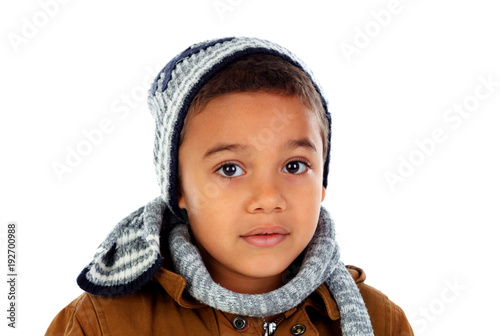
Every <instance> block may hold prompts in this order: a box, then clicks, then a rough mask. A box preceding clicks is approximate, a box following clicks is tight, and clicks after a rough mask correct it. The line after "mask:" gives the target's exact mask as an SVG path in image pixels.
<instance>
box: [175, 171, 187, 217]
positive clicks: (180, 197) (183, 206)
mask: <svg viewBox="0 0 500 336" xmlns="http://www.w3.org/2000/svg"><path fill="white" fill-rule="evenodd" d="M177 205H178V206H179V208H181V209H186V198H185V197H184V194H183V192H182V184H181V179H180V178H179V180H178V181H177Z"/></svg>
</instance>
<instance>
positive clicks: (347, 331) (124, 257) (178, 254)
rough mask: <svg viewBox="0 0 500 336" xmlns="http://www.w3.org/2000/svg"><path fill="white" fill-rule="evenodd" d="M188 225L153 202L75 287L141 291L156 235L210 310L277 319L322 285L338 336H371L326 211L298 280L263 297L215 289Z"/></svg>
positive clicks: (157, 254) (105, 246) (154, 255)
mask: <svg viewBox="0 0 500 336" xmlns="http://www.w3.org/2000/svg"><path fill="white" fill-rule="evenodd" d="M188 225H189V224H188V223H187V222H185V221H184V222H182V221H179V220H178V218H177V217H176V216H175V215H173V214H171V213H170V212H169V210H168V207H167V205H166V203H165V202H164V201H163V199H162V198H161V197H157V198H156V199H154V200H153V201H151V202H149V203H148V204H146V205H145V206H144V207H141V208H139V209H138V210H136V211H134V212H132V213H131V214H130V215H129V216H127V217H125V218H124V219H123V220H121V221H120V222H119V223H118V225H116V226H115V228H114V229H113V230H112V231H111V233H110V234H109V235H108V237H107V238H106V240H105V241H104V242H103V243H102V244H101V245H100V246H99V248H98V250H97V253H96V254H95V256H94V260H93V261H92V262H91V263H90V264H89V265H88V266H87V267H85V269H84V270H83V271H82V272H81V273H80V275H79V276H78V279H77V282H78V284H79V285H80V287H81V288H82V289H83V290H85V291H87V292H89V293H92V294H96V295H107V296H117V295H124V294H130V293H133V292H135V291H137V290H139V289H140V288H141V287H142V286H144V285H145V284H146V283H147V282H149V281H150V280H151V279H152V278H153V276H154V274H155V273H156V272H157V271H158V270H159V269H160V268H161V265H162V262H163V259H164V258H163V256H162V255H161V249H160V233H162V234H168V244H169V246H168V247H169V249H170V254H171V257H172V260H173V261H174V265H175V268H176V271H177V272H178V274H180V275H181V276H183V277H184V278H185V279H186V282H187V286H186V287H187V291H188V292H189V294H190V295H191V296H193V297H194V298H195V299H197V300H199V301H200V302H202V303H205V304H207V305H209V306H210V307H213V308H215V309H218V310H221V311H224V312H228V313H233V314H238V315H244V316H269V315H275V314H279V313H282V312H285V311H287V310H289V309H291V308H293V307H295V306H297V305H298V304H300V303H301V302H302V301H303V300H304V299H305V298H307V297H308V296H309V295H310V294H311V293H312V292H314V290H316V288H318V287H319V286H320V285H321V284H322V283H326V285H327V287H328V289H329V290H330V292H331V293H332V295H333V297H334V299H335V302H336V303H337V307H338V309H339V312H340V322H341V328H342V335H345V336H373V330H372V326H371V323H370V317H369V315H368V312H367V310H366V307H365V304H364V302H363V299H362V297H361V294H360V292H359V290H358V287H357V286H356V284H355V283H354V280H353V279H352V277H351V275H350V274H349V272H348V271H347V269H346V267H345V266H344V264H343V263H342V262H341V261H340V253H339V247H338V244H337V242H336V241H335V226H334V223H333V220H332V219H331V218H330V215H329V214H328V212H327V211H326V210H325V209H324V208H321V211H320V216H319V220H318V226H317V229H316V232H315V234H314V236H313V239H312V240H311V242H310V243H309V245H308V246H307V248H306V250H305V253H304V258H303V260H302V264H301V265H300V268H299V271H298V272H297V274H296V275H295V276H294V277H293V278H292V279H291V280H289V281H288V282H287V283H286V284H285V285H283V286H282V287H280V288H278V289H276V290H274V291H272V292H269V293H265V294H240V293H235V292H232V291H230V290H227V289H225V288H223V287H221V286H220V285H218V284H216V283H215V282H214V281H213V280H212V278H211V277H210V274H209V273H208V270H207V268H206V267H205V265H204V263H203V260H202V258H201V255H200V254H199V251H198V250H197V248H196V247H195V246H194V245H193V244H192V243H191V237H190V234H189V227H188ZM163 241H167V240H163ZM169 249H165V248H164V249H163V251H168V250H169Z"/></svg>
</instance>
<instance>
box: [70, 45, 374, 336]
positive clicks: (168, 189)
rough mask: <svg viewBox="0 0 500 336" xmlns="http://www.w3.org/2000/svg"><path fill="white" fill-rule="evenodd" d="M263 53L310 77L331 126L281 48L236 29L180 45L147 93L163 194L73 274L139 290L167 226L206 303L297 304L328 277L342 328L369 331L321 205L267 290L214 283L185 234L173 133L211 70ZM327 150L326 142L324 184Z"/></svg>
mask: <svg viewBox="0 0 500 336" xmlns="http://www.w3.org/2000/svg"><path fill="white" fill-rule="evenodd" d="M261 53H264V54H272V55H276V56H279V57H281V58H283V59H284V60H286V61H288V62H290V63H291V64H293V65H295V66H297V67H298V68H300V69H301V70H302V71H304V73H305V74H306V75H308V76H309V77H310V78H311V81H312V83H313V85H314V86H315V88H316V90H317V91H318V93H319V94H320V97H321V99H322V103H323V107H324V109H325V116H326V118H327V120H328V123H329V126H330V128H331V118H330V113H329V112H328V106H327V101H326V99H325V98H324V95H323V94H322V90H321V88H320V86H319V85H318V83H317V82H316V81H315V79H314V77H313V75H312V73H311V72H310V71H309V70H308V68H307V67H306V65H305V64H304V63H303V62H302V61H300V60H299V59H298V58H297V57H296V56H295V55H293V54H292V53H291V52H289V51H288V50H286V49H285V48H283V47H281V46H279V45H277V44H274V43H272V42H269V41H265V40H261V39H255V38H246V37H238V38H224V39H218V40H211V41H206V42H202V43H199V44H196V45H193V46H191V47H189V48H188V49H186V50H184V51H183V52H182V53H180V54H179V55H177V56H176V57H174V59H173V60H172V61H170V62H169V63H168V64H167V65H166V66H165V67H164V68H163V69H162V70H161V71H160V73H159V75H158V76H157V77H156V79H155V80H154V82H153V85H152V87H151V90H150V94H149V100H148V104H149V107H150V110H151V113H152V115H153V117H154V120H155V124H156V130H155V145H154V161H155V171H156V175H157V179H158V183H159V185H160V188H161V196H160V197H157V198H156V199H154V200H153V201H151V202H150V203H148V204H146V205H145V206H144V207H141V208H139V209H138V210H136V211H134V212H133V213H131V214H130V215H129V216H127V217H126V218H124V219H123V220H122V221H120V222H119V223H118V225H117V226H116V227H115V228H114V229H113V230H112V232H111V233H110V234H109V235H108V237H107V238H106V240H105V241H104V242H103V243H102V244H101V245H100V246H99V248H98V250H97V252H96V254H95V256H94V259H93V260H92V262H91V263H90V264H89V265H88V266H87V267H85V269H84V270H83V271H82V272H81V273H80V275H79V276H78V279H77V282H78V284H79V285H80V287H81V288H82V289H83V290H85V291H87V292H89V293H92V294H96V295H110V296H113V295H124V294H129V293H132V292H135V291H137V290H139V289H140V288H141V287H142V286H144V285H145V284H146V283H147V282H148V281H150V280H151V279H152V277H153V275H154V274H155V273H156V272H157V271H158V270H159V269H160V268H161V265H162V262H163V256H162V255H161V252H160V232H161V234H169V248H170V250H171V255H172V259H173V260H174V263H175V265H176V268H177V271H178V273H179V274H180V275H182V276H183V277H185V278H186V281H187V290H188V291H189V293H190V294H191V295H192V296H193V297H195V298H196V299H198V300H200V301H201V302H204V303H206V304H207V305H209V306H211V307H214V308H216V309H220V310H222V311H226V312H230V313H235V314H240V315H248V316H267V315H274V314H278V313H281V312H284V311H286V310H288V309H290V308H292V307H295V306H297V305H298V304H299V303H300V302H301V301H303V300H304V299H305V298H306V297H307V296H308V295H310V294H311V293H312V292H313V291H314V290H315V289H316V288H317V287H318V286H319V285H321V284H322V283H326V284H327V286H328V288H329V289H330V291H331V293H332V295H333V297H334V298H335V301H336V302H337V305H338V307H339V312H340V318H341V326H342V333H343V335H347V336H351V335H357V336H365V335H373V331H372V328H371V323H370V318H369V316H368V313H367V310H366V307H365V305H364V302H363V300H362V297H361V295H360V293H359V291H358V288H357V286H356V284H355V283H354V281H353V279H352V277H351V276H350V274H349V273H348V271H347V270H346V268H345V267H344V265H343V264H342V262H341V261H340V255H339V249H338V246H337V243H336V242H335V230H334V225H333V221H332V220H331V218H330V217H329V215H328V213H327V212H326V210H324V209H322V210H321V212H320V217H319V222H318V229H317V231H316V233H315V235H314V237H313V239H312V240H311V242H310V243H309V245H308V247H307V249H306V251H305V254H304V259H303V261H302V264H301V266H300V268H299V271H298V273H297V274H296V275H295V276H293V277H292V278H291V279H290V280H289V281H288V282H287V283H286V284H285V285H283V286H282V287H281V288H278V289H277V290H275V291H273V292H270V293H265V294H258V295H248V294H240V293H234V292H231V291H229V290H227V289H225V288H223V287H221V286H219V285H217V284H216V283H214V281H213V280H212V279H211V277H210V274H209V273H208V271H207V269H206V267H205V265H204V264H203V261H202V259H201V257H200V254H199V252H198V250H197V249H196V248H195V246H194V245H193V244H192V243H191V242H190V236H189V227H188V225H189V223H187V217H186V216H185V215H184V213H183V211H181V209H180V208H179V207H178V204H177V190H178V186H177V183H178V181H177V179H178V178H177V177H178V151H179V141H180V133H181V130H182V127H183V125H184V119H185V116H186V113H187V110H188V109H189V106H190V104H191V102H192V100H193V98H194V97H195V95H196V93H197V92H198V90H199V89H200V88H201V87H202V86H203V85H204V84H205V83H206V81H207V80H208V79H209V78H211V77H212V76H213V75H214V74H215V73H216V72H217V71H219V70H220V69H222V68H223V67H225V66H226V65H227V64H229V63H230V62H232V61H234V60H236V59H238V58H241V57H243V56H246V55H250V54H261ZM330 133H331V132H329V134H328V138H327V140H328V143H329V142H330V138H331V134H330ZM329 152H330V150H329V148H328V151H327V156H326V160H325V165H324V175H323V185H324V186H325V187H326V186H327V177H328V168H329V160H330V154H329ZM163 250H168V249H165V248H164V249H163Z"/></svg>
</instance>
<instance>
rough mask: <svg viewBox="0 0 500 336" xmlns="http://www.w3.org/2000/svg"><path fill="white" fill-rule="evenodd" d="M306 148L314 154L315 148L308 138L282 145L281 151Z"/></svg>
mask: <svg viewBox="0 0 500 336" xmlns="http://www.w3.org/2000/svg"><path fill="white" fill-rule="evenodd" d="M300 147H303V148H306V149H310V150H312V151H313V152H316V151H317V150H316V146H314V144H313V143H312V141H310V140H309V139H308V138H300V139H295V140H290V141H288V142H287V143H285V144H284V145H283V149H296V148H300Z"/></svg>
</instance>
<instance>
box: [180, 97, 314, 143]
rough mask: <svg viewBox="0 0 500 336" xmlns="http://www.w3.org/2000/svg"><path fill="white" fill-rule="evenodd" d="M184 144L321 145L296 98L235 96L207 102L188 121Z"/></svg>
mask: <svg viewBox="0 0 500 336" xmlns="http://www.w3.org/2000/svg"><path fill="white" fill-rule="evenodd" d="M186 128H187V129H186V130H185V136H184V140H183V142H184V141H187V142H190V141H196V142H199V141H202V142H205V143H206V142H212V141H213V140H214V139H218V140H220V141H229V140H232V141H235V140H239V141H241V142H252V141H254V142H255V141H256V140H260V142H261V144H262V143H267V144H268V145H273V144H277V142H279V141H281V140H283V141H285V140H286V139H288V138H290V137H293V136H296V137H298V136H299V135H300V137H304V136H306V137H311V138H312V140H313V141H316V140H319V141H321V139H320V138H321V136H320V126H319V122H318V120H317V118H316V117H315V116H314V114H313V113H312V112H311V111H310V109H309V108H307V107H306V106H305V105H304V104H303V103H302V102H301V100H300V99H299V97H297V96H283V95H278V94H274V93H265V92H239V93H229V94H225V95H221V96H218V97H216V98H214V99H212V100H210V101H209V102H208V103H207V104H206V105H205V106H204V107H203V109H202V110H201V111H199V112H198V113H196V114H194V115H193V116H191V117H190V118H189V121H188V123H187V125H186Z"/></svg>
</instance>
